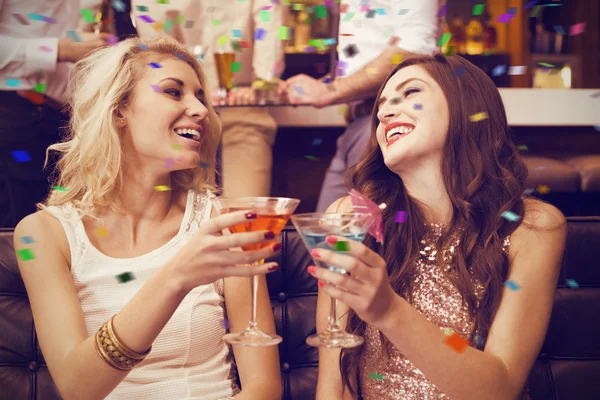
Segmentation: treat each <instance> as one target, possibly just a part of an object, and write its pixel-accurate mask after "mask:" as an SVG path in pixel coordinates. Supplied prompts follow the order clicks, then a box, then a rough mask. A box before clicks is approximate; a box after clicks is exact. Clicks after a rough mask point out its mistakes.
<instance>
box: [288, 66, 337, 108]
mask: <svg viewBox="0 0 600 400" xmlns="http://www.w3.org/2000/svg"><path fill="white" fill-rule="evenodd" d="M285 93H286V94H287V98H288V99H289V103H290V104H310V105H312V106H314V107H316V108H322V107H325V106H328V105H331V104H332V103H333V96H332V87H331V85H328V84H326V83H324V82H322V81H320V80H317V79H315V78H312V77H310V76H308V75H305V74H300V75H296V76H292V77H291V78H290V79H288V80H287V81H285Z"/></svg>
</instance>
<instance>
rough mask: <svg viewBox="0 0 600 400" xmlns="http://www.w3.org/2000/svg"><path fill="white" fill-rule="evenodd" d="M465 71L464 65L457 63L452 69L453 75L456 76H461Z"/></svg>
mask: <svg viewBox="0 0 600 400" xmlns="http://www.w3.org/2000/svg"><path fill="white" fill-rule="evenodd" d="M465 72H467V69H466V68H465V67H463V66H462V65H459V66H458V67H456V69H455V70H454V75H456V76H457V77H459V78H460V77H461V76H463V75H464V73H465Z"/></svg>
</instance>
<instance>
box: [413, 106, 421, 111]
mask: <svg viewBox="0 0 600 400" xmlns="http://www.w3.org/2000/svg"><path fill="white" fill-rule="evenodd" d="M422 109H423V104H414V105H413V110H417V111H421V110H422Z"/></svg>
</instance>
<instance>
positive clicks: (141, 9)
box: [135, 6, 148, 12]
mask: <svg viewBox="0 0 600 400" xmlns="http://www.w3.org/2000/svg"><path fill="white" fill-rule="evenodd" d="M135 9H136V10H138V11H139V12H148V7H147V6H135Z"/></svg>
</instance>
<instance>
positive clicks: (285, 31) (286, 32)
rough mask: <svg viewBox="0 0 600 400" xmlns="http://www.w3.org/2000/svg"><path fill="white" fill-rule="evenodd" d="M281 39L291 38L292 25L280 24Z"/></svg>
mask: <svg viewBox="0 0 600 400" xmlns="http://www.w3.org/2000/svg"><path fill="white" fill-rule="evenodd" d="M279 40H290V27H289V26H280V27H279Z"/></svg>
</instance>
